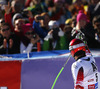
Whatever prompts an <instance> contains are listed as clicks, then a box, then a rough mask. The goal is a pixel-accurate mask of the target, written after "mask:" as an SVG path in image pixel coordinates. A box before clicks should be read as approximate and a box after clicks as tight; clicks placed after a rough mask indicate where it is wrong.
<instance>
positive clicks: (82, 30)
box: [72, 11, 99, 48]
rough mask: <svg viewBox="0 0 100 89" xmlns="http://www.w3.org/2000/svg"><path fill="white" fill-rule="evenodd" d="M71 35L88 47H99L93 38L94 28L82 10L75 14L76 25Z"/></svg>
mask: <svg viewBox="0 0 100 89" xmlns="http://www.w3.org/2000/svg"><path fill="white" fill-rule="evenodd" d="M72 37H73V38H75V37H76V38H79V39H82V40H83V41H84V42H85V43H87V45H88V46H89V47H90V48H95V47H99V44H98V42H97V41H96V40H95V30H94V28H93V26H92V25H91V23H90V22H89V21H88V20H87V17H86V15H85V14H84V13H82V11H80V12H79V14H78V15H77V25H76V27H75V28H73V30H72Z"/></svg>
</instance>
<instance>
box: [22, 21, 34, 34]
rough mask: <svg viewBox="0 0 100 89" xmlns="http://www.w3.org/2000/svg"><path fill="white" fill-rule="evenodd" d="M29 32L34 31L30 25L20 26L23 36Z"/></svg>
mask: <svg viewBox="0 0 100 89" xmlns="http://www.w3.org/2000/svg"><path fill="white" fill-rule="evenodd" d="M29 30H33V31H34V29H33V28H32V25H31V24H30V23H27V24H25V25H23V26H22V31H23V34H24V35H25V34H26V33H27V32H28V31H29Z"/></svg>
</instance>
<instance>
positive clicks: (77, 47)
mask: <svg viewBox="0 0 100 89" xmlns="http://www.w3.org/2000/svg"><path fill="white" fill-rule="evenodd" d="M69 50H70V51H71V55H72V56H73V57H74V56H75V53H77V52H78V51H81V50H82V51H85V52H86V45H85V43H84V42H83V41H82V40H80V39H76V38H75V39H73V40H71V42H70V44H69Z"/></svg>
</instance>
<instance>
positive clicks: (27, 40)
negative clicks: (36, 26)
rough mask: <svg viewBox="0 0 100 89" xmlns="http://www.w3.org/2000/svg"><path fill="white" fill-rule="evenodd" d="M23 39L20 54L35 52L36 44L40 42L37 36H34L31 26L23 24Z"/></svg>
mask: <svg viewBox="0 0 100 89" xmlns="http://www.w3.org/2000/svg"><path fill="white" fill-rule="evenodd" d="M23 34H24V36H23V38H22V39H21V44H20V53H27V52H32V51H37V50H38V48H37V43H38V41H39V40H40V38H39V36H38V35H36V34H35V32H34V30H33V29H32V26H31V24H29V23H28V24H25V25H24V27H23Z"/></svg>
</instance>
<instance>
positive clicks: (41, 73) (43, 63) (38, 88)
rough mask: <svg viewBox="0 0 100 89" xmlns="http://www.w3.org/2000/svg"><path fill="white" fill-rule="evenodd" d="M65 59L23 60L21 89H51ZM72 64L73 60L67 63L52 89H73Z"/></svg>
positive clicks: (99, 63) (97, 61)
mask: <svg viewBox="0 0 100 89" xmlns="http://www.w3.org/2000/svg"><path fill="white" fill-rule="evenodd" d="M66 59H67V58H63V57H62V58H59V57H58V58H52V59H49V58H47V59H41V60H40V59H38V60H25V61H24V62H23V63H22V71H21V86H22V89H51V87H52V84H53V82H54V80H55V78H56V76H57V74H58V73H59V71H60V69H61V68H62V66H63V64H64V63H65V61H66ZM99 59H100V58H99ZM99 59H98V58H96V63H97V66H98V68H99V72H100V66H99V65H100V60H99ZM73 62H74V59H73V58H71V59H70V60H69V61H68V63H67V65H66V66H65V68H64V70H63V71H62V73H61V75H60V76H59V78H58V80H57V82H56V84H55V86H54V89H74V82H73V78H72V74H71V65H72V63H73ZM99 79H100V77H99ZM99 84H100V83H99Z"/></svg>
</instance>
